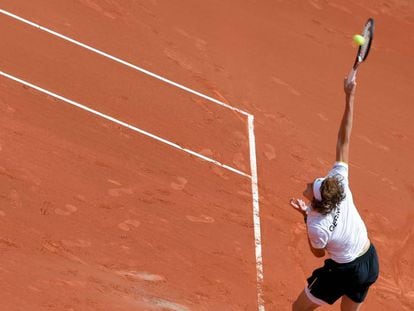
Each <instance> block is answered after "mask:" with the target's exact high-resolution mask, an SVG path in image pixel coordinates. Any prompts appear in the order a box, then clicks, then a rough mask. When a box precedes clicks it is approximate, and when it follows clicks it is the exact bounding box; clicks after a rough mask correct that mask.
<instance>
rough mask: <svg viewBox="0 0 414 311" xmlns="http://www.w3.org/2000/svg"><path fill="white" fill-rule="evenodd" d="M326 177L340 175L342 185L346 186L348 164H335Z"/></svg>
mask: <svg viewBox="0 0 414 311" xmlns="http://www.w3.org/2000/svg"><path fill="white" fill-rule="evenodd" d="M328 175H329V176H335V175H340V176H341V177H342V179H343V182H344V184H346V185H348V164H347V163H345V162H335V164H334V166H333V167H332V169H331V170H330V171H329V174H328Z"/></svg>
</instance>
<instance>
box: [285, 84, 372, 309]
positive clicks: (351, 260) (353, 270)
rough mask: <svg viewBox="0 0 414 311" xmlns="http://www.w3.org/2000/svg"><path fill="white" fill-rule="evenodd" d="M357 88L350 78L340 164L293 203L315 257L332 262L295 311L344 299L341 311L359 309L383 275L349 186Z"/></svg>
mask: <svg viewBox="0 0 414 311" xmlns="http://www.w3.org/2000/svg"><path fill="white" fill-rule="evenodd" d="M355 89H356V83H355V82H354V81H352V82H350V83H348V82H347V79H346V78H345V81H344V90H345V95H346V101H345V102H346V104H345V112H344V115H343V117H342V122H341V126H340V128H339V133H338V142H337V146H336V162H335V164H334V166H333V168H332V169H331V171H330V172H329V173H328V175H327V176H326V177H322V178H316V179H315V180H314V181H313V182H312V183H308V184H307V187H306V189H305V191H304V192H303V195H304V197H305V198H306V199H308V200H309V201H310V203H309V204H308V205H306V204H305V202H304V201H302V200H301V199H292V200H291V201H290V204H291V205H292V206H293V207H294V208H295V209H296V210H298V211H299V212H300V213H302V214H303V216H304V219H305V222H306V224H307V232H308V240H309V245H310V248H311V251H312V253H313V254H314V255H315V256H316V257H323V256H324V255H325V252H327V253H328V255H329V257H330V259H327V260H325V264H324V266H323V267H321V268H319V269H316V270H315V271H313V273H312V275H311V276H310V277H309V278H308V280H307V281H308V285H307V286H306V287H305V289H304V290H303V291H302V293H301V294H300V295H299V297H298V298H297V299H296V301H295V302H294V303H293V308H292V310H295V311H296V310H314V309H316V308H318V307H319V306H320V305H322V304H333V303H334V302H335V301H337V300H338V299H339V298H341V297H342V300H341V310H359V308H360V307H361V304H362V302H363V301H364V299H365V297H366V296H367V293H368V289H369V287H370V286H371V285H372V284H373V283H374V282H375V281H376V279H377V277H378V273H379V264H378V257H377V253H376V251H375V248H374V245H373V244H372V243H371V242H370V240H369V239H368V234H367V229H366V227H365V224H364V222H363V221H362V219H361V217H360V215H359V213H358V211H357V209H356V207H355V205H354V202H353V199H352V193H351V190H350V188H349V181H348V170H349V168H348V158H349V140H350V136H351V129H352V119H353V112H354V97H355Z"/></svg>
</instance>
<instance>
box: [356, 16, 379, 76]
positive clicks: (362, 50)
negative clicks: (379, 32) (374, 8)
mask: <svg viewBox="0 0 414 311" xmlns="http://www.w3.org/2000/svg"><path fill="white" fill-rule="evenodd" d="M374 27H375V24H374V19H373V18H372V17H371V18H369V19H368V20H367V22H366V23H365V26H364V28H363V29H362V33H361V36H363V37H364V39H365V42H364V44H362V45H360V46H359V48H358V53H357V57H356V59H355V64H354V69H356V68H357V67H358V65H359V64H360V63H362V62H363V61H364V60H365V59H366V58H367V57H368V54H369V51H370V49H371V44H372V40H373V38H374Z"/></svg>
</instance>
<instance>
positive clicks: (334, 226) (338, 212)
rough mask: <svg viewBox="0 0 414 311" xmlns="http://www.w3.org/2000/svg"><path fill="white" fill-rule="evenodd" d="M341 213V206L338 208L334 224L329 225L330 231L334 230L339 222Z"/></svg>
mask: <svg viewBox="0 0 414 311" xmlns="http://www.w3.org/2000/svg"><path fill="white" fill-rule="evenodd" d="M340 213H341V209H340V208H339V207H337V208H336V211H335V216H334V219H333V222H332V225H330V226H329V231H331V232H333V231H334V230H335V228H336V226H337V224H338V219H339V214H340Z"/></svg>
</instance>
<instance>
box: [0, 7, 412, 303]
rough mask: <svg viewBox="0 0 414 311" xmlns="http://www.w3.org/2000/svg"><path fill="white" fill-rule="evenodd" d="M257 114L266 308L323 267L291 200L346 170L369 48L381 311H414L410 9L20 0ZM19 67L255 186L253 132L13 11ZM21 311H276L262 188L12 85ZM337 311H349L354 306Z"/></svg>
mask: <svg viewBox="0 0 414 311" xmlns="http://www.w3.org/2000/svg"><path fill="white" fill-rule="evenodd" d="M0 8H2V9H5V10H8V11H11V12H12V13H15V14H17V15H20V16H22V17H25V18H27V19H30V20H32V21H34V22H37V23H39V24H41V25H43V26H45V27H49V28H52V29H54V30H56V31H58V32H61V33H63V34H65V35H67V36H70V37H73V38H75V39H77V40H79V41H81V42H84V43H87V44H89V45H92V46H93V47H95V48H98V49H102V50H104V51H106V52H108V53H110V54H113V55H115V56H117V57H120V58H122V59H125V60H127V61H129V62H132V63H134V64H136V65H138V66H142V67H144V68H146V69H148V70H151V71H153V72H155V73H158V74H160V75H162V76H165V77H167V78H169V79H171V80H174V81H176V82H178V83H181V84H184V85H186V86H188V87H191V88H194V89H196V90H198V91H200V92H203V93H205V94H207V95H210V96H212V97H215V98H217V99H219V100H222V101H225V102H229V103H231V104H232V105H233V106H236V107H238V108H241V109H243V110H246V111H249V112H250V113H252V114H254V115H255V126H256V139H257V156H258V173H259V193H260V208H261V221H262V239H263V259H264V294H265V297H264V298H265V307H266V310H289V308H290V305H291V303H292V301H293V300H294V299H295V298H296V296H297V294H298V293H299V292H300V291H301V290H302V289H303V287H304V285H305V279H306V277H307V276H309V275H310V273H311V272H312V271H313V269H314V268H316V267H318V266H320V265H321V263H322V260H320V259H316V258H314V257H313V256H312V254H311V252H310V251H309V249H308V246H307V240H306V232H305V227H304V225H303V224H302V219H300V217H298V215H297V214H296V213H295V211H293V210H292V209H291V208H290V207H289V205H288V204H287V202H288V200H289V198H290V197H293V196H300V193H301V192H302V190H303V187H304V185H305V183H306V182H307V181H309V180H311V179H313V178H314V177H316V176H319V175H323V174H324V173H325V172H326V171H327V170H328V169H329V168H330V166H331V164H332V162H333V160H334V151H335V142H336V134H337V129H338V125H339V120H340V118H341V114H342V111H343V101H344V99H343V94H342V79H343V76H344V75H345V74H346V73H347V71H348V70H349V67H350V65H351V64H352V61H353V57H354V53H355V47H353V46H352V43H351V37H352V35H353V34H354V33H356V32H358V31H360V28H361V26H362V24H363V23H364V22H365V20H366V18H367V17H368V16H372V17H374V18H375V20H376V22H377V27H376V34H375V42H374V46H373V49H372V52H371V53H372V54H371V55H370V57H369V59H368V61H367V63H366V64H363V67H362V68H361V70H360V73H359V76H358V91H357V101H356V111H355V122H354V132H353V137H352V147H351V175H352V176H351V187H352V189H353V193H354V198H355V201H356V204H357V207H358V208H359V210H360V213H361V214H362V216H363V218H364V220H365V222H366V224H367V227H368V230H369V235H370V238H371V240H372V241H373V242H374V243H375V245H376V247H377V250H378V253H379V256H380V264H381V275H380V278H379V280H378V282H377V283H376V284H375V285H374V286H373V287H372V289H371V291H370V293H369V295H368V298H367V301H366V303H365V305H364V307H363V309H364V310H412V309H414V291H413V288H414V272H413V270H412V269H411V268H410V264H411V265H412V262H413V259H414V258H413V257H414V236H413V226H412V222H413V220H414V211H413V208H412V204H411V202H412V200H413V199H414V177H413V176H414V166H413V164H412V161H413V159H414V156H413V155H414V152H413V145H414V135H413V133H414V130H413V123H412V115H413V112H414V108H413V106H412V102H413V99H414V98H413V97H414V96H413V95H412V91H411V90H412V89H413V87H414V85H413V81H414V63H413V62H412V51H413V47H414V33H413V29H414V28H413V26H414V19H413V16H414V4H413V3H412V2H410V1H404V0H398V1H397V0H394V1H375V2H373V1H362V2H361V1H335V2H331V1H330V2H327V1H318V0H309V1H273V0H272V1H270V0H269V1H260V2H255V1H240V3H235V2H231V3H230V2H226V1H216V0H212V1H204V2H200V1H187V0H181V1H175V0H174V1H156V0H148V1H132V0H123V1H110V0H71V1H52V0H37V1H24V0H2V1H1V2H0ZM0 25H1V40H0V44H1V46H0V70H2V71H5V72H8V73H10V74H12V75H15V76H17V77H20V78H22V79H25V80H28V81H30V82H32V83H34V84H37V85H39V86H41V87H43V88H45V89H48V90H51V91H53V92H56V93H58V94H60V95H62V96H66V97H68V98H70V99H73V100H76V101H79V102H80V103H82V104H85V105H88V106H90V107H92V108H94V109H97V110H99V111H101V112H104V113H107V114H109V115H111V116H113V117H116V118H119V119H121V120H123V121H126V122H129V123H131V124H133V125H135V126H137V127H140V128H142V129H144V130H147V131H149V132H151V133H154V134H157V135H160V136H161V137H164V138H167V139H169V140H171V141H174V142H177V143H180V144H182V145H184V146H185V147H188V148H190V149H192V150H194V151H196V152H200V153H203V154H205V155H207V156H209V157H212V158H214V159H216V160H219V161H221V162H223V163H225V164H229V165H231V166H233V167H235V168H237V169H239V170H241V171H244V172H247V173H249V171H250V168H249V152H248V137H247V122H246V118H245V117H243V116H241V115H239V114H237V113H234V112H231V111H229V110H227V109H225V108H222V107H220V106H217V105H215V104H212V103H209V102H207V101H205V100H201V99H199V98H197V97H196V96H194V95H190V94H187V93H185V92H183V91H180V90H178V89H176V88H174V87H171V86H168V85H166V84H164V83H162V82H160V81H157V80H154V79H153V78H150V77H148V76H145V75H143V74H140V73H138V72H136V71H133V70H131V69H128V68H126V67H125V66H122V65H120V64H117V63H114V62H113V61H111V60H108V59H105V58H103V57H101V56H98V55H96V54H94V53H91V52H88V51H86V50H84V49H82V48H80V47H77V46H74V45H72V44H69V43H67V42H64V41H62V40H60V39H58V38H56V37H52V36H50V35H48V34H46V33H43V32H41V31H39V30H37V29H35V28H32V27H29V26H26V25H23V24H22V23H20V22H17V21H15V20H12V19H11V18H9V17H6V16H3V15H0ZM0 112H1V113H0V186H1V187H0V256H1V257H0V258H1V261H0V262H1V264H0V278H1V280H2V281H1V282H0V301H1V306H2V307H1V309H2V310H68V311H69V310H72V311H74V310H179V311H182V310H257V298H256V267H255V254H254V235H253V225H252V202H251V199H252V198H251V185H250V180H249V179H248V178H245V177H242V176H239V175H236V174H234V173H232V172H229V171H227V170H224V169H222V168H219V167H218V166H215V165H213V164H209V163H207V162H204V161H202V160H199V159H196V158H194V157H192V156H190V155H188V154H186V153H184V152H182V151H180V150H177V149H174V148H171V147H169V146H167V145H163V144H161V143H160V142H157V141H155V140H152V139H150V138H148V137H145V136H142V135H140V134H138V133H135V132H132V131H130V130H128V129H125V128H120V127H119V126H117V125H115V124H113V123H110V122H109V121H105V120H103V119H100V118H98V117H95V116H93V115H91V114H88V113H86V112H84V111H81V110H79V109H77V108H74V107H71V106H69V105H67V104H65V103H63V102H61V101H58V100H55V99H52V98H51V97H49V96H46V95H45V94H42V93H39V92H38V91H35V90H32V89H29V88H27V87H23V86H22V85H20V84H18V83H16V82H13V81H10V80H8V79H6V78H3V77H0ZM321 310H339V305H338V304H336V305H335V306H334V307H330V308H327V307H324V308H321Z"/></svg>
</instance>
